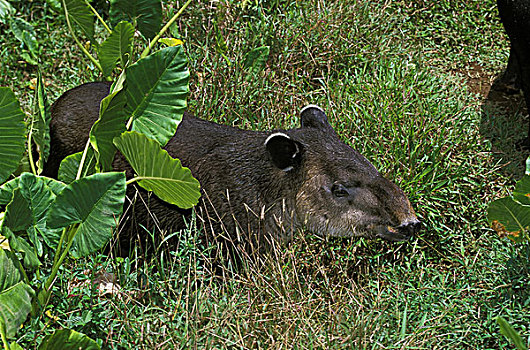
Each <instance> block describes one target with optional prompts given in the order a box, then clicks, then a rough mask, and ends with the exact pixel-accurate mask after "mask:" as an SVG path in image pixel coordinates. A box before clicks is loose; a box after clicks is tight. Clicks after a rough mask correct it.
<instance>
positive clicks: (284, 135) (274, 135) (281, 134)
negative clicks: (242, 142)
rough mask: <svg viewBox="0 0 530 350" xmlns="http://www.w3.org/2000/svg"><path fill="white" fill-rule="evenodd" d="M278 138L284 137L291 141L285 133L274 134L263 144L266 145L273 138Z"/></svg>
mask: <svg viewBox="0 0 530 350" xmlns="http://www.w3.org/2000/svg"><path fill="white" fill-rule="evenodd" d="M276 136H283V137H285V138H287V139H289V140H290V139H291V138H290V137H289V135H287V134H284V133H283V132H275V133H274V134H270V135H269V137H267V139H266V140H265V142H264V143H263V144H264V145H266V144H267V143H269V141H270V140H271V139H272V138H273V137H276Z"/></svg>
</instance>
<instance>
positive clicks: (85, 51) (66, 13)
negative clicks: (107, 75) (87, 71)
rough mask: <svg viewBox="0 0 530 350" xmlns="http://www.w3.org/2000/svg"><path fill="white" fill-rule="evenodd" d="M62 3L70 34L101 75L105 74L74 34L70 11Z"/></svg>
mask: <svg viewBox="0 0 530 350" xmlns="http://www.w3.org/2000/svg"><path fill="white" fill-rule="evenodd" d="M62 3H63V8H64V15H65V16H66V24H67V25H68V30H69V31H70V34H72V37H73V38H74V40H75V42H76V44H77V46H79V48H80V49H81V51H83V53H84V54H85V55H86V56H87V57H88V58H89V59H90V60H91V61H92V63H94V65H95V66H96V68H97V69H99V71H100V72H101V73H103V68H101V65H100V64H99V62H98V61H97V60H96V59H95V58H94V56H92V55H91V54H90V52H88V50H87V49H85V47H84V46H83V44H82V43H81V42H80V41H79V39H78V38H77V36H76V35H75V34H74V30H73V29H72V24H71V23H70V18H69V17H68V9H67V8H66V4H65V3H64V0H62Z"/></svg>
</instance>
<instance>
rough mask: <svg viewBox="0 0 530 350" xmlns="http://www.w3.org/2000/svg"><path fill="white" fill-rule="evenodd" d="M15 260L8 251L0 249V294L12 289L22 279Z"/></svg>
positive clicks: (22, 276)
mask: <svg viewBox="0 0 530 350" xmlns="http://www.w3.org/2000/svg"><path fill="white" fill-rule="evenodd" d="M16 259H17V258H16V256H14V254H13V253H12V252H10V251H9V250H4V249H0V292H1V291H4V290H6V289H9V288H11V287H13V286H14V285H15V284H17V283H18V282H20V281H22V280H23V278H24V275H23V273H22V271H20V269H19V264H18V262H17V260H16Z"/></svg>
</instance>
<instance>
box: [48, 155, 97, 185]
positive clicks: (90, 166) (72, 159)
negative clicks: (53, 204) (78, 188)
mask: <svg viewBox="0 0 530 350" xmlns="http://www.w3.org/2000/svg"><path fill="white" fill-rule="evenodd" d="M82 157H83V152H77V153H74V154H70V155H69V156H67V157H65V158H64V159H63V160H62V161H61V164H60V165H59V172H58V174H57V177H58V178H59V180H61V181H62V182H64V183H65V184H69V183H72V182H74V180H75V179H76V176H77V172H78V170H79V166H80V165H81V158H82ZM95 172H96V155H95V154H94V150H93V149H92V148H89V149H88V150H87V153H86V156H85V161H84V162H83V170H81V177H85V176H88V175H92V174H94V173H95Z"/></svg>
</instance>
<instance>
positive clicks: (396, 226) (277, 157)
mask: <svg viewBox="0 0 530 350" xmlns="http://www.w3.org/2000/svg"><path fill="white" fill-rule="evenodd" d="M301 124H302V125H301V128H298V129H294V130H290V131H287V132H286V133H275V134H272V135H270V136H269V137H268V138H267V140H266V142H265V146H266V147H267V151H268V152H269V155H270V158H271V159H272V161H273V163H274V164H275V165H276V166H277V167H279V168H280V169H282V170H283V171H285V172H296V173H298V174H299V176H301V177H302V178H303V180H302V181H301V185H300V187H299V189H298V191H297V193H296V199H295V211H296V217H297V220H298V224H299V225H300V226H303V227H304V228H306V229H308V230H309V231H311V232H313V233H317V234H322V235H329V236H335V237H353V236H362V237H367V238H375V237H380V238H384V239H386V240H390V241H403V240H406V239H408V238H410V237H411V236H412V234H414V233H415V232H417V231H418V230H419V228H420V226H421V225H420V221H419V220H418V218H417V217H416V214H415V213H414V210H413V209H412V206H411V204H410V202H409V200H408V198H407V196H406V195H405V194H404V193H403V191H402V190H401V189H400V188H399V187H398V186H396V184H394V183H393V182H391V181H389V180H387V179H386V178H384V177H383V176H381V174H380V173H379V172H378V171H377V170H376V169H375V167H374V166H373V165H372V164H371V163H370V162H369V161H368V160H367V159H366V158H365V157H363V156H362V155H361V154H360V153H359V152H357V151H355V150H354V149H353V148H351V147H350V146H348V145H346V144H345V143H344V142H342V141H341V140H340V139H339V137H338V136H337V134H336V133H335V131H334V130H333V128H332V127H331V125H330V124H329V122H328V120H327V117H326V115H325V113H324V111H323V110H322V109H321V108H319V107H317V106H313V105H310V106H307V107H305V108H304V109H303V110H302V111H301Z"/></svg>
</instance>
